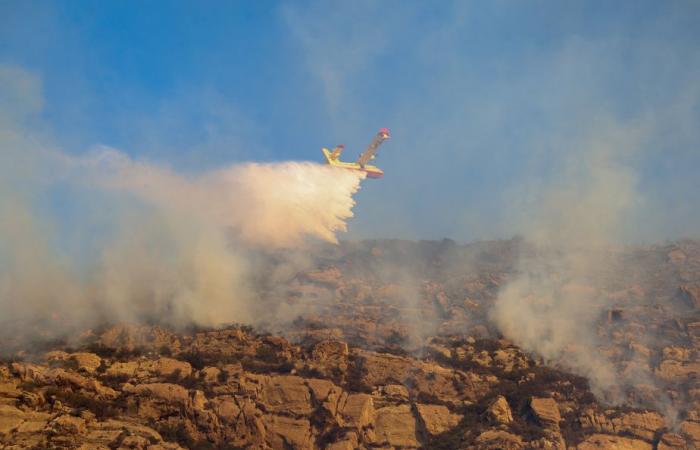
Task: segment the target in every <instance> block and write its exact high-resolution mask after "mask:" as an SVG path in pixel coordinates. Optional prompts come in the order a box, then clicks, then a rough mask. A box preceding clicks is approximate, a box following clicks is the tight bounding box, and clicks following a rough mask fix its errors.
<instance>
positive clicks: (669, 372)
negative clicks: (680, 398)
mask: <svg viewBox="0 0 700 450" xmlns="http://www.w3.org/2000/svg"><path fill="white" fill-rule="evenodd" d="M654 373H655V374H656V376H657V377H659V378H661V379H662V380H665V381H683V380H685V379H687V378H688V377H689V376H697V375H700V362H687V363H685V362H680V361H675V360H664V361H661V363H660V364H659V367H657V368H656V370H655V371H654Z"/></svg>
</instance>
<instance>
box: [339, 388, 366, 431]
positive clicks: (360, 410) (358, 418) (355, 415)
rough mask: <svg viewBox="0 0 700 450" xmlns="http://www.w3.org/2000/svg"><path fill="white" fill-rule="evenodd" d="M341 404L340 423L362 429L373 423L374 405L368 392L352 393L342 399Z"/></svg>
mask: <svg viewBox="0 0 700 450" xmlns="http://www.w3.org/2000/svg"><path fill="white" fill-rule="evenodd" d="M340 402H341V406H339V408H338V410H339V414H338V424H340V426H343V427H351V428H357V429H358V430H361V429H362V428H364V427H366V426H367V425H369V424H370V423H372V420H373V416H374V405H373V403H372V397H371V396H370V395H368V394H350V395H348V396H347V397H346V398H345V399H341V401H340Z"/></svg>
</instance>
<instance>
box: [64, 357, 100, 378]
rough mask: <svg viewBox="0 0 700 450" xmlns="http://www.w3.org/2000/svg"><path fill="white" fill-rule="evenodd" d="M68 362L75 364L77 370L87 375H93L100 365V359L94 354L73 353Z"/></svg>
mask: <svg viewBox="0 0 700 450" xmlns="http://www.w3.org/2000/svg"><path fill="white" fill-rule="evenodd" d="M70 360H71V361H73V362H75V364H76V366H77V369H78V370H81V371H84V372H87V373H89V374H93V373H95V371H97V369H98V368H99V367H100V365H101V364H102V358H100V357H99V356H97V355H96V354H94V353H82V352H81V353H73V354H71V355H70Z"/></svg>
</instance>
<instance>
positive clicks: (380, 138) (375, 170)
mask: <svg viewBox="0 0 700 450" xmlns="http://www.w3.org/2000/svg"><path fill="white" fill-rule="evenodd" d="M387 139H389V129H388V128H382V129H381V130H379V132H377V135H376V136H374V139H372V142H370V144H369V145H368V146H367V148H366V149H365V151H364V152H362V153H361V154H360V157H359V158H358V159H357V162H354V163H352V162H344V161H340V159H339V158H340V154H341V153H342V152H343V149H344V148H345V146H344V145H342V144H341V145H339V146H337V147H336V148H334V149H333V151H330V150H328V149H327V148H323V149H322V151H323V155H324V156H325V157H326V162H327V163H328V164H330V165H331V166H335V167H341V168H343V169H349V170H359V171H361V172H365V173H366V174H367V176H368V177H369V178H381V177H382V176H384V171H383V170H382V169H380V168H379V167H377V166H371V165H369V164H367V163H368V162H369V161H371V160H373V159H374V157H375V153H377V149H378V148H379V146H380V145H381V144H382V142H384V141H385V140H387Z"/></svg>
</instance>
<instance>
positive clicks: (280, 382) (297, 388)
mask: <svg viewBox="0 0 700 450" xmlns="http://www.w3.org/2000/svg"><path fill="white" fill-rule="evenodd" d="M259 401H260V402H261V403H263V404H264V405H265V409H266V410H267V411H270V412H275V413H287V414H297V415H306V414H310V413H311V411H313V407H312V405H311V393H310V392H309V388H308V387H307V386H306V383H305V381H304V379H303V378H301V377H298V376H294V375H279V376H274V377H270V378H269V379H267V380H266V382H265V383H264V384H263V386H262V390H261V392H260V397H259Z"/></svg>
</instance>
